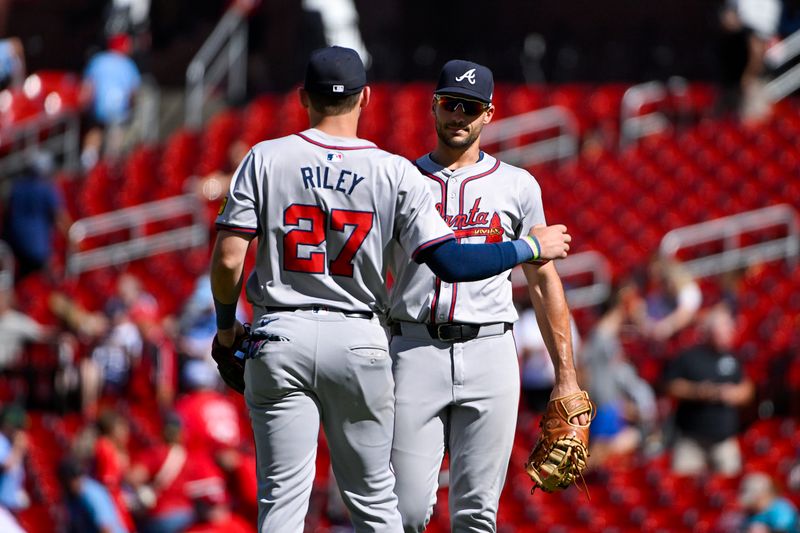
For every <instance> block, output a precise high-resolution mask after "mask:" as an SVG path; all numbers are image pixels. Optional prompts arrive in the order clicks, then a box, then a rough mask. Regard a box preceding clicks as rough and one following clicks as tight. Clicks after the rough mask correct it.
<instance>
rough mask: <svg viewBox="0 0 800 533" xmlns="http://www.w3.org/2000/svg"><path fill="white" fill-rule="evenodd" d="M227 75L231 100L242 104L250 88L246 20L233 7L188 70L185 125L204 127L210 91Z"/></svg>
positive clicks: (201, 48)
mask: <svg viewBox="0 0 800 533" xmlns="http://www.w3.org/2000/svg"><path fill="white" fill-rule="evenodd" d="M226 75H227V78H228V88H227V94H228V98H229V99H230V100H233V101H237V100H241V99H242V98H243V97H244V95H245V90H246V86H247V17H246V16H245V14H244V13H242V11H241V10H239V9H237V8H235V7H231V8H229V9H228V11H227V12H225V14H224V15H223V16H222V19H220V21H219V23H218V24H217V26H216V27H215V28H214V30H213V31H212V32H211V35H209V37H208V39H206V42H205V43H203V46H201V47H200V50H198V52H197V54H195V56H194V58H193V59H192V61H191V62H190V63H189V66H188V67H187V69H186V118H185V120H186V125H187V126H188V127H190V128H198V127H200V126H201V125H202V124H203V108H204V107H205V104H206V100H207V99H208V95H209V93H210V90H211V88H213V87H216V86H217V85H218V84H219V83H220V81H222V78H223V77H225V76H226Z"/></svg>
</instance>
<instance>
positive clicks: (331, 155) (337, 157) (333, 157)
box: [328, 152, 344, 161]
mask: <svg viewBox="0 0 800 533" xmlns="http://www.w3.org/2000/svg"><path fill="white" fill-rule="evenodd" d="M342 159H344V154H343V153H341V152H328V161H341V160H342Z"/></svg>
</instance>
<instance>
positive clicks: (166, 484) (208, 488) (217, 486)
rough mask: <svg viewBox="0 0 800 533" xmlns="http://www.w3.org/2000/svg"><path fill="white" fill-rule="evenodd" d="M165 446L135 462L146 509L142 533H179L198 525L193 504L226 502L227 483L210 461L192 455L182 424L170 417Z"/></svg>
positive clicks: (136, 482)
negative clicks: (200, 500)
mask: <svg viewBox="0 0 800 533" xmlns="http://www.w3.org/2000/svg"><path fill="white" fill-rule="evenodd" d="M162 436H163V443H161V444H158V445H156V446H155V447H153V448H152V449H150V450H145V452H144V453H143V454H142V456H141V457H139V458H138V460H136V461H135V463H134V466H133V468H132V470H131V481H132V483H133V485H134V487H136V488H137V494H138V495H139V500H140V502H141V503H142V505H143V506H144V507H145V508H146V509H147V510H146V517H145V519H144V524H143V527H142V531H144V532H146V533H178V532H180V531H184V530H185V529H186V528H187V527H189V526H190V525H191V524H193V523H194V522H195V512H194V504H193V500H194V499H196V498H200V497H208V498H212V499H214V500H216V501H223V500H224V499H225V496H226V494H225V480H224V477H223V476H222V475H221V473H220V471H219V469H218V468H217V467H216V466H215V465H214V463H213V461H212V460H211V458H210V457H208V456H207V455H205V454H202V453H190V451H189V450H188V449H187V448H186V446H185V439H184V435H183V424H182V422H181V419H180V417H179V416H178V415H177V414H175V413H169V414H168V415H167V416H166V419H165V420H164V425H163V434H162Z"/></svg>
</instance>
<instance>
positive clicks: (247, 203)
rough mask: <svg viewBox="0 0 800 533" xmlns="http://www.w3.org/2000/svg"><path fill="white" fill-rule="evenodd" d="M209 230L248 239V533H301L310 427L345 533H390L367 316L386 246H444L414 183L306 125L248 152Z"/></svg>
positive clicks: (380, 365) (375, 327) (378, 155)
mask: <svg viewBox="0 0 800 533" xmlns="http://www.w3.org/2000/svg"><path fill="white" fill-rule="evenodd" d="M217 226H218V227H219V228H222V229H228V230H231V231H237V232H241V233H245V234H249V235H258V237H259V239H258V248H257V255H256V265H255V269H254V272H252V273H251V275H250V277H249V278H248V281H247V296H248V299H249V300H250V301H251V302H252V303H253V305H254V329H253V333H254V337H253V338H254V340H257V342H258V343H257V346H258V351H257V353H255V354H251V356H252V357H253V358H252V359H249V360H248V361H247V364H246V366H245V383H246V389H245V400H246V402H247V406H248V410H249V412H250V420H251V423H252V426H253V434H254V436H255V442H256V456H257V458H258V472H257V473H258V481H259V484H258V485H259V492H258V498H259V531H261V532H262V533H266V532H269V533H300V532H302V531H303V527H304V517H305V514H306V512H307V509H308V501H309V495H310V494H311V490H312V487H313V480H314V460H315V457H316V449H317V439H318V434H319V429H320V424H321V425H322V427H324V430H325V435H326V437H327V441H328V447H329V449H330V454H331V465H332V467H333V471H334V473H335V475H336V479H337V482H338V483H339V487H340V489H341V494H342V497H343V499H344V501H345V503H346V504H347V507H348V509H349V511H350V517H351V519H352V521H353V524H354V526H355V530H356V531H360V532H368V531H375V532H381V533H383V532H397V533H399V532H400V531H401V521H400V515H399V512H398V509H397V498H396V496H395V495H394V493H393V490H392V489H393V487H394V476H393V474H392V472H391V469H390V468H389V456H390V452H391V442H392V425H393V421H394V394H393V391H394V382H393V378H392V372H391V359H390V358H389V350H388V341H387V337H386V333H385V331H384V329H383V327H382V326H381V324H380V323H379V321H378V319H377V317H376V316H372V315H371V313H370V312H373V313H374V312H378V313H380V312H382V311H383V310H384V308H385V307H387V305H388V297H387V294H386V283H385V274H386V271H387V266H386V265H387V261H386V256H387V252H386V251H387V250H388V249H389V243H390V242H396V243H397V244H398V246H399V247H401V248H402V249H403V250H405V251H406V261H408V255H411V256H414V255H415V254H416V253H418V252H419V251H420V250H422V249H424V248H425V247H427V246H430V245H433V244H434V243H437V242H441V241H443V240H447V239H452V238H453V233H452V231H451V230H450V228H449V227H448V226H447V224H445V223H444V221H443V220H442V218H441V217H440V216H439V214H438V213H437V212H436V209H435V207H434V201H433V198H432V197H431V194H430V191H429V189H428V185H427V184H426V183H425V180H424V178H423V177H422V176H421V175H420V173H419V172H418V170H417V169H416V168H415V167H414V166H413V165H412V164H411V163H410V162H408V161H406V160H405V159H402V158H400V157H398V156H395V155H391V154H389V153H387V152H384V151H382V150H379V149H377V148H376V147H375V145H373V144H372V143H369V142H367V141H363V140H360V139H348V138H338V137H332V136H330V135H327V134H324V133H323V132H321V131H319V130H315V129H310V130H306V131H304V132H301V133H298V134H295V135H291V136H288V137H284V138H281V139H276V140H270V141H265V142H262V143H260V144H258V145H256V146H255V147H253V148H252V149H251V150H250V152H249V153H248V154H247V156H246V157H245V158H244V160H243V161H242V163H241V165H240V166H239V168H238V170H237V171H236V173H235V174H234V176H233V179H232V182H231V187H230V191H229V196H228V200H227V202H226V203H225V204H224V205H223V207H222V209H221V210H220V215H219V217H218V219H217ZM261 340H265V341H266V342H261Z"/></svg>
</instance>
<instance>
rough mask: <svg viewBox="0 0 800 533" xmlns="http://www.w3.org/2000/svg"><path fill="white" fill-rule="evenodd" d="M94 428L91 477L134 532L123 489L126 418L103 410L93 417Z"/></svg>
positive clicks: (127, 461)
mask: <svg viewBox="0 0 800 533" xmlns="http://www.w3.org/2000/svg"><path fill="white" fill-rule="evenodd" d="M97 428H98V430H99V432H100V436H99V437H98V438H97V443H96V444H95V452H94V461H95V463H94V470H95V471H94V473H95V478H96V479H97V480H98V481H99V482H100V483H102V484H103V485H105V486H106V488H107V489H108V492H109V493H110V494H111V499H112V500H114V505H115V506H116V508H117V512H118V513H119V517H120V520H122V523H123V524H124V525H125V527H127V528H128V530H129V531H134V530H135V529H136V528H135V527H134V521H133V516H132V515H131V513H130V509H129V508H128V503H127V501H126V499H125V493H124V491H123V484H124V483H125V475H126V472H127V470H128V466H129V464H130V457H129V455H128V441H129V440H130V427H129V425H128V421H127V420H126V419H125V417H123V416H121V415H120V414H118V413H116V412H113V411H104V412H103V413H101V414H100V416H99V417H98V419H97Z"/></svg>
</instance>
